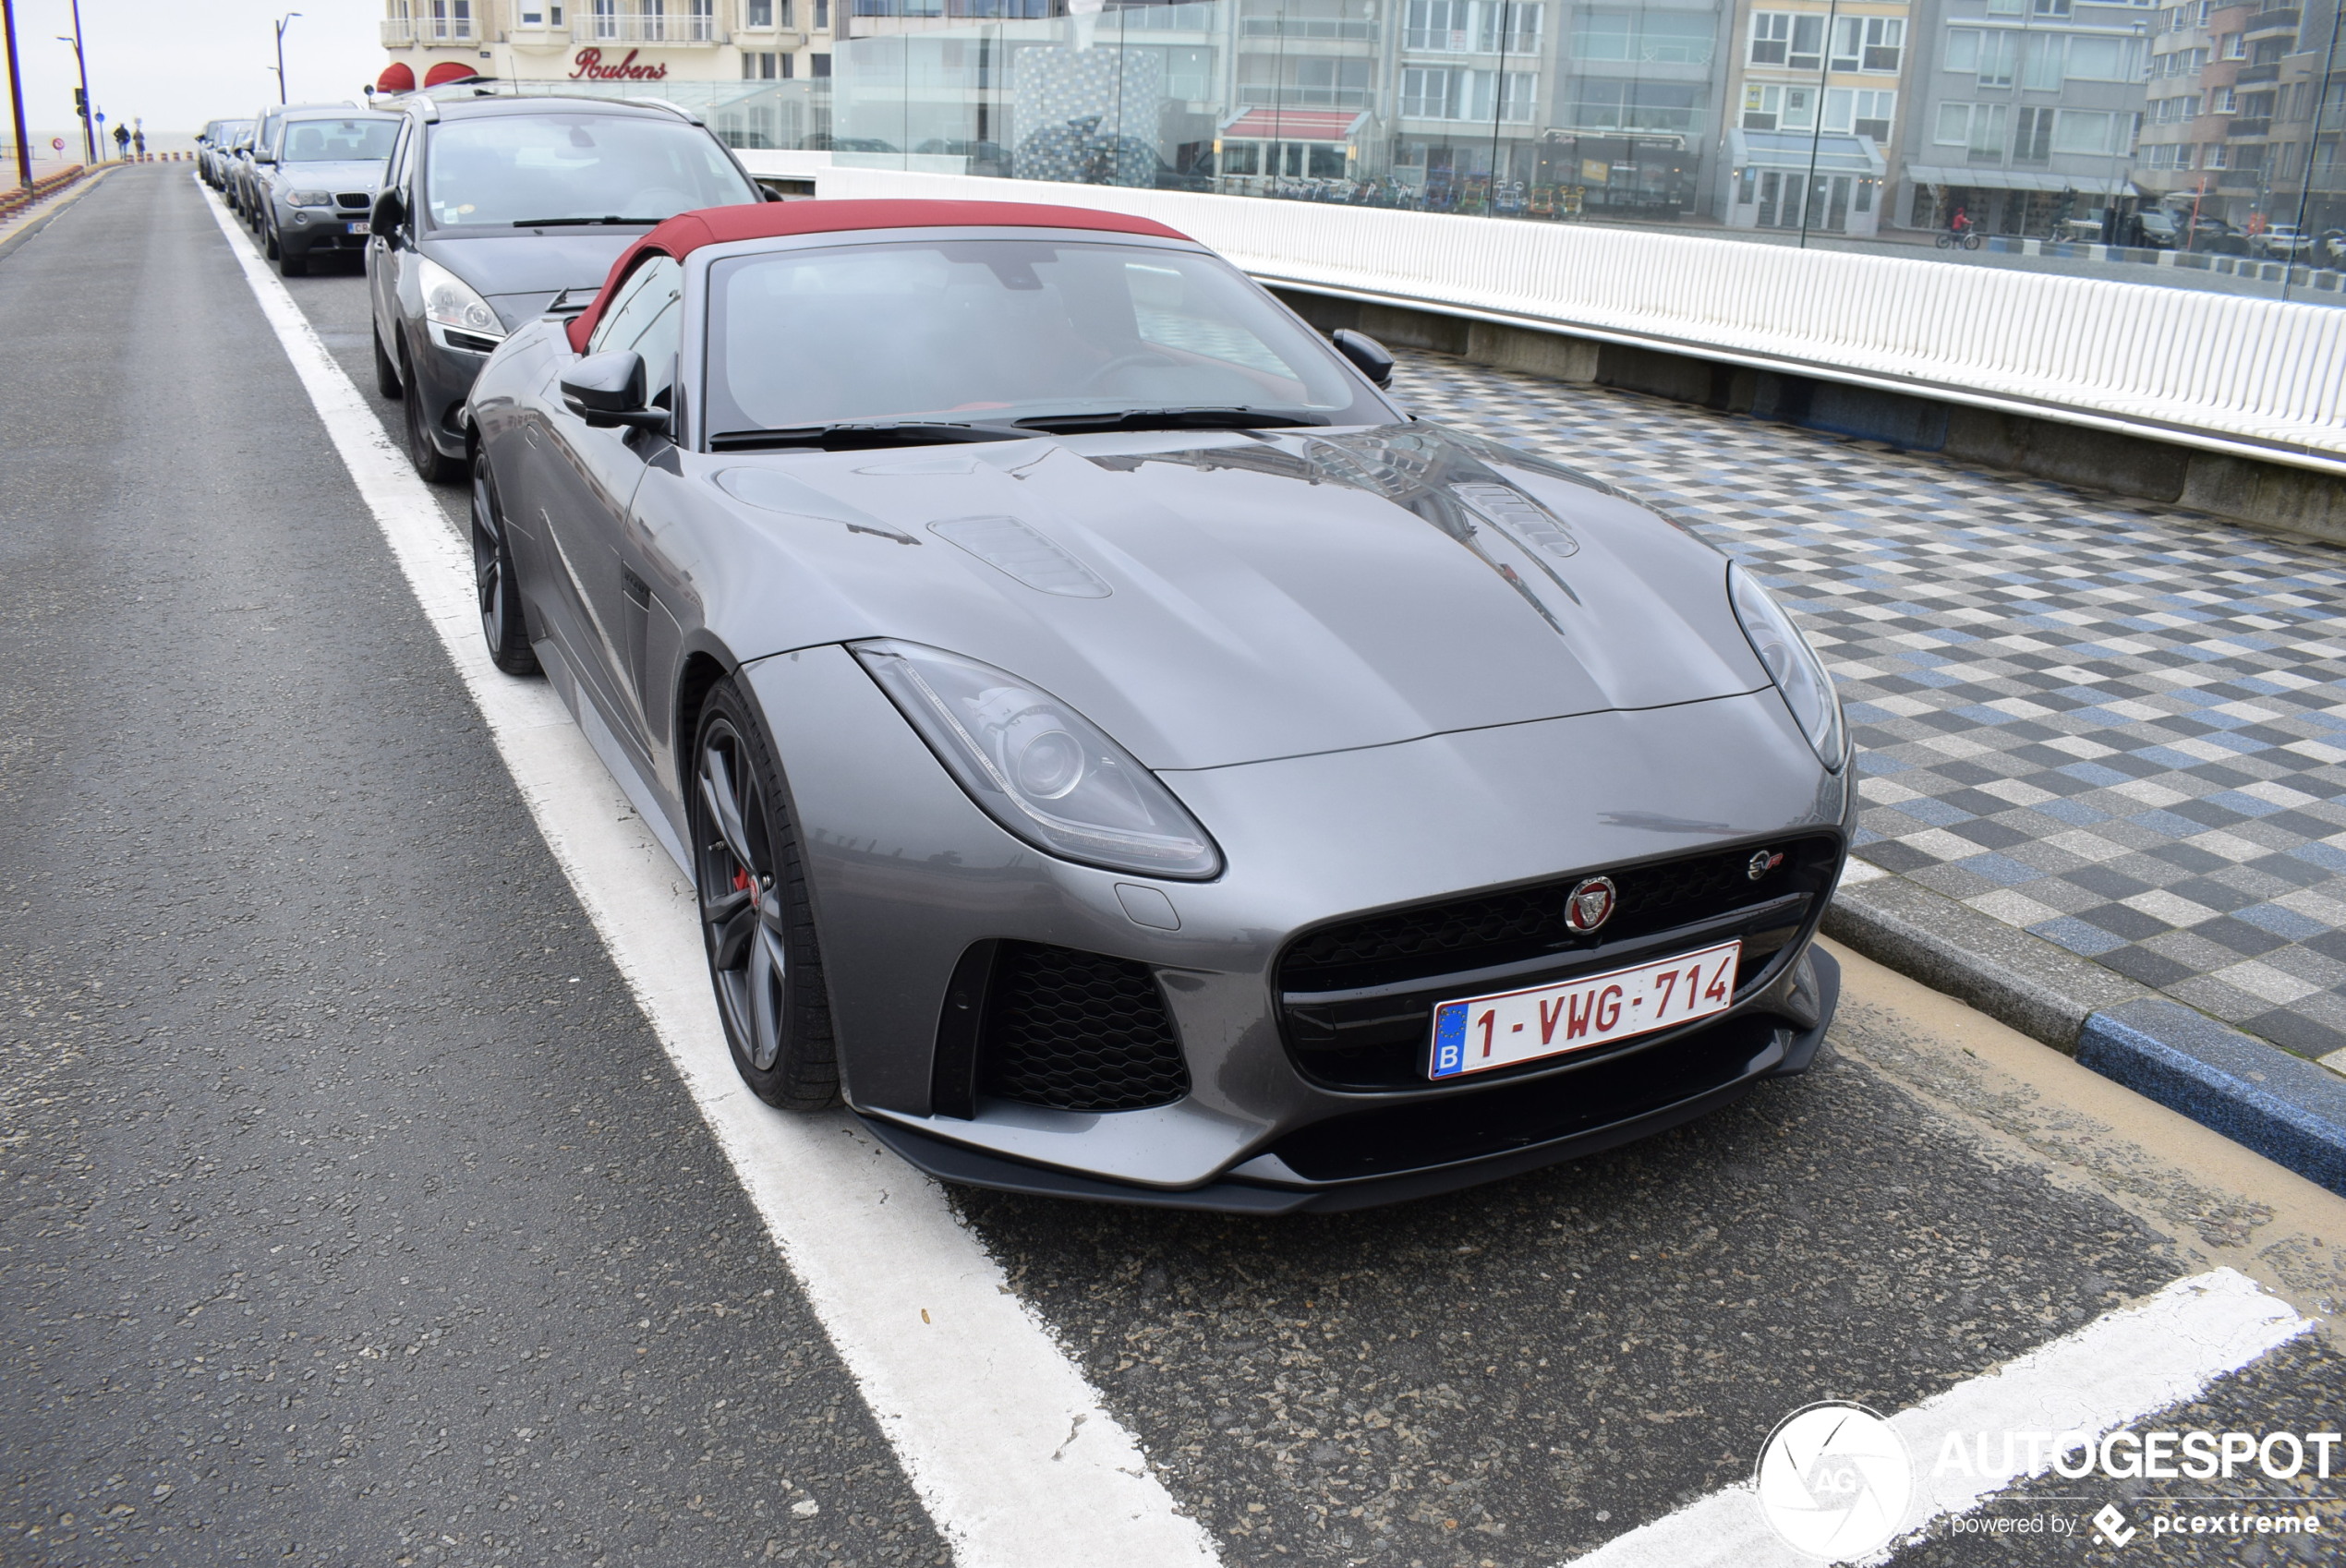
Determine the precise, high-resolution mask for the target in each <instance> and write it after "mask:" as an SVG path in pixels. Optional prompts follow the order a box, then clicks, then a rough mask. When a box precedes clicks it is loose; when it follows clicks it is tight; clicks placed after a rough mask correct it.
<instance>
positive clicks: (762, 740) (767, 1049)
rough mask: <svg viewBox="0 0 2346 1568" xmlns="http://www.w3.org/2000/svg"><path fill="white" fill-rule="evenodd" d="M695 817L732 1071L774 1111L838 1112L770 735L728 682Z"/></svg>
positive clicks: (713, 714) (697, 789) (720, 689)
mask: <svg viewBox="0 0 2346 1568" xmlns="http://www.w3.org/2000/svg"><path fill="white" fill-rule="evenodd" d="M689 808H690V809H689V826H690V827H691V831H692V836H693V838H692V845H693V881H694V884H695V887H696V888H697V889H698V893H699V898H700V920H701V935H702V937H703V938H704V940H705V942H706V944H707V949H708V972H709V978H710V979H711V980H712V981H714V982H715V983H716V987H717V1010H718V1012H719V1014H720V1016H721V1017H722V1018H723V1019H724V1020H725V1043H726V1044H727V1045H728V1046H730V1047H731V1048H732V1053H733V1066H734V1067H735V1068H736V1069H737V1070H738V1071H739V1072H740V1073H741V1075H742V1080H743V1081H744V1082H745V1083H747V1084H748V1085H749V1087H750V1090H751V1092H753V1093H755V1094H756V1096H757V1097H758V1098H759V1099H760V1100H763V1101H765V1102H766V1103H767V1104H769V1105H779V1106H780V1107H781V1108H782V1109H784V1110H790V1111H819V1110H824V1109H826V1108H828V1107H829V1106H832V1105H836V1104H839V1064H838V1060H837V1057H836V1055H834V1048H833V1043H832V1038H831V1013H830V1001H829V996H828V993H826V992H825V990H824V988H823V960H822V956H821V951H820V949H819V947H817V945H816V938H815V916H814V911H813V910H812V908H811V907H810V906H809V904H808V901H807V897H806V874H805V869H804V865H803V864H802V862H801V859H800V854H799V843H798V833H797V830H796V828H795V827H793V826H792V823H791V819H790V809H789V806H788V803H787V797H786V796H785V795H784V793H783V790H782V787H781V776H780V769H779V768H777V767H776V766H775V765H774V757H773V749H772V747H771V745H770V744H768V742H767V739H766V730H765V727H764V725H762V724H761V723H760V722H759V721H758V718H757V717H756V713H755V712H754V711H753V710H752V709H751V707H750V705H749V702H748V699H747V697H746V696H745V695H744V693H743V692H742V691H741V689H740V688H739V687H738V686H736V685H735V684H734V682H733V681H731V680H727V681H721V682H720V683H719V685H718V686H717V688H716V689H715V690H714V691H712V692H710V693H709V695H708V703H707V706H706V707H705V708H703V709H702V712H701V721H700V733H699V735H698V736H697V738H696V739H695V743H694V746H693V779H692V799H691V801H690V802H689Z"/></svg>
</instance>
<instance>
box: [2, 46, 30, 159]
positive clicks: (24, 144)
mask: <svg viewBox="0 0 2346 1568" xmlns="http://www.w3.org/2000/svg"><path fill="white" fill-rule="evenodd" d="M0 24H6V31H7V34H8V110H9V113H10V115H12V116H13V122H12V123H13V124H14V125H15V127H16V132H17V183H18V184H19V185H21V186H23V187H24V188H25V189H26V190H27V191H30V190H31V189H32V144H31V143H30V141H28V140H27V139H25V130H24V73H23V72H22V71H20V70H18V68H17V8H16V4H15V0H0Z"/></svg>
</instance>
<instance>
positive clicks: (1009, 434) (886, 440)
mask: <svg viewBox="0 0 2346 1568" xmlns="http://www.w3.org/2000/svg"><path fill="white" fill-rule="evenodd" d="M1034 435H1035V432H1034V431H1033V430H1022V429H1018V428H1013V427H1011V426H1009V425H956V424H951V423H949V422H947V421H944V420H934V419H928V420H924V419H899V420H874V421H871V422H869V423H866V424H855V423H852V422H851V423H847V424H838V425H796V426H792V427H791V428H787V429H780V430H725V431H721V432H720V433H719V434H717V435H714V436H711V437H709V438H708V448H709V450H710V451H711V452H755V451H757V450H759V449H761V448H767V447H792V446H811V447H819V448H821V449H822V450H823V451H825V452H853V451H855V450H857V449H858V448H861V447H875V446H941V445H943V444H945V443H946V442H949V441H1025V440H1034Z"/></svg>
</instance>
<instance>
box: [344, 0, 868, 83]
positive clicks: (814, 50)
mask: <svg viewBox="0 0 2346 1568" xmlns="http://www.w3.org/2000/svg"><path fill="white" fill-rule="evenodd" d="M834 3H835V0H384V17H383V21H382V43H383V48H384V49H385V51H386V52H388V54H390V56H391V60H392V63H393V65H394V66H406V67H407V70H408V72H409V74H410V75H411V76H412V78H413V79H414V80H415V81H416V83H417V84H418V85H422V84H424V83H426V82H427V81H445V80H449V79H452V78H460V77H461V76H462V75H463V74H465V73H467V72H469V73H471V74H473V75H478V76H482V77H490V78H495V79H497V80H499V81H503V82H524V83H548V82H562V83H567V84H571V85H573V86H575V87H578V88H581V89H583V90H589V91H594V90H616V89H626V90H634V91H638V92H647V93H654V94H659V93H662V92H665V91H666V90H667V89H668V88H669V87H670V86H671V85H682V84H686V83H738V82H741V81H744V80H748V81H789V80H793V79H804V78H824V77H828V76H829V75H830V66H831V40H832V38H833V36H834V25H833V24H834V22H835V21H836V20H840V19H841V18H835V17H834V15H833V6H834ZM837 3H838V4H840V5H846V4H852V0H837ZM671 96H673V94H671ZM688 96H689V95H688Z"/></svg>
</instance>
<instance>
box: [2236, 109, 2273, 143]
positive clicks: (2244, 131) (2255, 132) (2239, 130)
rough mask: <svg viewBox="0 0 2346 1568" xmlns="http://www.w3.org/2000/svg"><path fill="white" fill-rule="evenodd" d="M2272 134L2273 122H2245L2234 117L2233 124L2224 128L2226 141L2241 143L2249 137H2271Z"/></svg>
mask: <svg viewBox="0 0 2346 1568" xmlns="http://www.w3.org/2000/svg"><path fill="white" fill-rule="evenodd" d="M2272 132H2273V122H2272V121H2270V120H2243V119H2242V118H2240V117H2239V116H2238V115H2234V116H2233V117H2232V120H2231V124H2230V125H2227V126H2226V127H2224V139H2225V140H2227V141H2239V140H2242V139H2245V138H2248V137H2256V136H2270V135H2271V134H2272Z"/></svg>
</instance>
